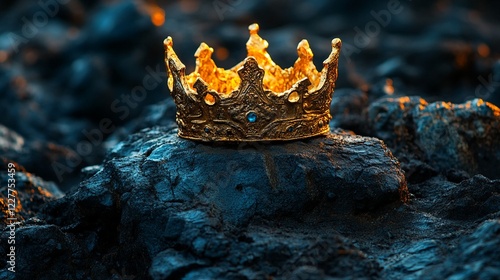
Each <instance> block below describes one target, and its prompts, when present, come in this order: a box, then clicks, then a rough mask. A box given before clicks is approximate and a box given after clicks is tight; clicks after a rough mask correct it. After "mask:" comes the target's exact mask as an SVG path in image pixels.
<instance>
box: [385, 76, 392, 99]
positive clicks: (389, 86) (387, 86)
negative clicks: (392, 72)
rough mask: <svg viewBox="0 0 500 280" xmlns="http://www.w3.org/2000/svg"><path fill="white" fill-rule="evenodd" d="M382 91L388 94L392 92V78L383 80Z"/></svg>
mask: <svg viewBox="0 0 500 280" xmlns="http://www.w3.org/2000/svg"><path fill="white" fill-rule="evenodd" d="M384 92H385V93H386V94H388V95H393V94H394V86H393V85H392V79H387V80H385V86H384Z"/></svg>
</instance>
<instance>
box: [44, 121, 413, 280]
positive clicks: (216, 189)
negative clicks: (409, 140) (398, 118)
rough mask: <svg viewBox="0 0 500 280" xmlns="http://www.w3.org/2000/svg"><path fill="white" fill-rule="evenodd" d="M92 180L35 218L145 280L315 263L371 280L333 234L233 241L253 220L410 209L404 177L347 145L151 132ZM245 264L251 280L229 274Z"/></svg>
mask: <svg viewBox="0 0 500 280" xmlns="http://www.w3.org/2000/svg"><path fill="white" fill-rule="evenodd" d="M93 169H94V170H95V171H97V172H96V173H95V175H93V176H92V177H90V178H88V179H86V180H85V181H83V182H82V183H81V185H80V187H79V188H78V189H77V190H75V191H74V192H72V193H71V194H69V195H67V196H66V197H65V198H63V199H61V200H58V201H56V202H54V203H51V204H49V205H47V207H46V208H45V211H44V213H43V215H42V216H41V217H42V218H43V219H44V220H45V221H46V222H47V223H50V224H55V225H58V226H60V227H63V228H66V229H71V230H72V231H77V230H83V229H85V230H90V231H97V232H100V233H101V236H100V237H99V238H100V239H102V240H108V243H106V244H108V245H109V246H117V247H116V248H118V249H117V250H118V254H117V256H115V257H114V259H113V260H114V261H115V262H117V263H120V264H121V265H123V266H124V267H127V269H126V272H127V273H130V274H134V275H142V276H144V277H145V274H143V273H147V271H144V269H142V270H141V267H142V268H149V273H150V275H151V276H152V277H153V278H154V279H167V278H168V279H170V278H169V277H173V276H172V275H175V277H178V278H181V277H185V279H194V278H196V277H195V276H196V275H198V276H199V275H201V274H203V273H207V275H214V278H219V277H220V276H222V275H228V273H229V274H231V273H233V274H234V275H233V276H234V277H230V278H229V279H234V278H237V277H243V276H245V275H247V276H248V277H250V276H252V275H253V276H256V275H257V276H258V275H260V276H266V275H287V274H290V275H292V272H293V271H295V270H296V269H297V268H298V265H297V263H300V266H307V265H311V261H313V260H314V261H313V262H312V265H313V266H315V267H318V269H320V271H321V273H324V275H327V276H328V275H330V276H335V275H337V276H338V275H348V274H346V273H347V272H345V271H344V270H348V271H349V272H348V273H353V275H367V274H368V275H370V274H373V275H377V273H378V270H379V269H378V264H377V263H376V262H374V261H371V260H367V259H365V254H364V253H363V252H362V251H360V250H358V249H357V248H355V247H354V246H352V245H350V243H349V242H348V241H345V240H343V239H341V238H340V237H339V236H338V235H337V234H335V233H329V235H328V236H327V237H325V239H319V240H318V239H316V238H313V239H310V237H306V236H302V235H296V234H295V233H279V234H278V233H275V232H266V233H265V234H264V235H262V234H260V233H261V232H263V231H265V228H263V229H259V230H254V229H248V232H247V233H246V234H245V236H246V237H241V236H239V235H240V234H241V233H238V232H239V231H240V230H235V229H237V228H240V229H242V230H243V229H245V228H246V227H248V226H249V224H251V223H253V221H255V220H256V219H257V218H258V219H263V220H265V221H268V222H272V223H275V222H278V221H280V220H281V219H283V218H292V219H294V218H298V219H312V220H314V219H321V218H322V217H323V216H325V215H326V216H331V215H348V214H355V213H361V212H366V211H370V210H374V209H378V208H380V207H381V206H384V205H387V204H389V203H392V202H398V201H400V200H405V199H406V198H407V189H406V181H405V178H404V175H403V172H402V171H401V170H400V169H399V165H398V162H397V160H396V159H395V158H394V157H392V155H391V153H390V152H389V151H388V150H387V148H386V147H385V146H384V144H383V143H382V142H381V141H380V140H378V139H375V138H367V137H361V136H353V135H350V134H339V135H328V136H325V137H316V138H312V139H308V140H302V141H291V142H283V143H273V144H270V143H266V144H248V143H240V144H230V143H226V144H224V145H223V144H220V143H200V142H194V141H189V140H185V139H181V138H179V137H178V136H177V135H176V130H175V129H168V128H161V127H154V128H149V129H144V130H142V131H141V132H139V133H137V134H134V135H132V136H130V137H129V138H127V139H126V141H124V142H121V143H119V144H118V145H117V146H116V147H115V148H114V149H113V150H112V151H111V152H110V153H109V154H108V156H107V159H106V160H105V161H104V163H103V165H102V168H98V167H95V168H93ZM306 215H308V216H306ZM118 228H119V230H118ZM290 235H291V236H290ZM331 238H334V240H331ZM280 240H282V241H280ZM321 240H323V241H321ZM332 242H334V243H332ZM111 244H114V245H111ZM125 245H126V246H125ZM304 246H306V248H309V249H307V250H306V251H304V250H305V247H304ZM346 248H350V249H346ZM299 252H302V253H299ZM304 252H307V253H304ZM129 256H135V257H134V259H130V258H128V257H129ZM297 258H299V259H297ZM299 260H300V262H299ZM354 263H357V265H354ZM208 264H209V265H208ZM250 264H251V266H252V268H251V269H250V270H249V271H246V272H244V271H241V272H238V271H239V269H237V270H235V271H233V270H230V269H229V268H230V267H234V266H238V267H239V266H241V269H243V267H247V266H248V265H250ZM360 264H361V265H360ZM205 270H209V271H205ZM297 273H298V274H300V273H299V272H297ZM297 273H296V274H297ZM301 273H302V272H301ZM304 273H305V272H304ZM250 278H253V277H250ZM257 278H258V277H257Z"/></svg>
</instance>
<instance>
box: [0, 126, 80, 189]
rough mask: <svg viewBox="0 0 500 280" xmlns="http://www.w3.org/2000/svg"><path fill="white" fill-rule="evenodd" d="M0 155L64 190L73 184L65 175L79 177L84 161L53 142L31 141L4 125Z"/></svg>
mask: <svg viewBox="0 0 500 280" xmlns="http://www.w3.org/2000/svg"><path fill="white" fill-rule="evenodd" d="M0 153H1V154H2V157H3V158H4V159H6V160H7V159H8V160H12V161H14V162H17V163H19V164H20V165H21V166H23V167H24V168H25V169H26V170H28V171H29V172H31V173H35V174H37V175H43V177H44V179H47V180H53V181H56V182H58V183H62V184H64V185H65V186H67V185H68V184H71V183H72V182H73V181H72V180H71V177H68V176H64V174H65V173H66V175H67V174H68V173H69V174H70V175H71V174H73V173H76V172H77V168H78V167H79V166H82V165H83V163H84V159H83V158H82V157H81V156H80V155H79V154H77V153H76V152H75V151H74V150H72V149H70V148H68V147H65V146H60V145H57V144H55V143H52V142H42V141H36V140H33V141H30V140H27V139H25V138H24V137H22V136H21V135H19V134H18V133H16V132H15V131H12V130H10V129H8V128H6V127H5V126H2V125H0ZM65 179H67V180H65Z"/></svg>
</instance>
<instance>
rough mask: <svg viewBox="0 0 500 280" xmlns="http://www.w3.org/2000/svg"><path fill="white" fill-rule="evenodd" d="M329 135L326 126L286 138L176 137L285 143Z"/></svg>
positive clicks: (180, 135)
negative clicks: (316, 130) (312, 131)
mask: <svg viewBox="0 0 500 280" xmlns="http://www.w3.org/2000/svg"><path fill="white" fill-rule="evenodd" d="M329 133H330V126H329V125H326V126H325V127H324V128H323V129H322V130H321V131H318V132H315V133H308V134H303V135H295V136H292V137H286V138H278V137H262V138H257V137H255V138H240V137H228V136H211V137H204V136H193V135H189V134H184V133H182V131H180V130H179V131H178V132H177V135H178V136H179V137H181V138H183V139H188V140H194V141H199V142H205V143H206V142H287V141H295V140H304V139H308V138H313V137H318V136H323V135H327V134H329Z"/></svg>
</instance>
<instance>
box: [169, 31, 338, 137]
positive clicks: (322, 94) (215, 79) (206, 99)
mask: <svg viewBox="0 0 500 280" xmlns="http://www.w3.org/2000/svg"><path fill="white" fill-rule="evenodd" d="M248 29H249V31H250V38H249V40H248V42H247V44H246V45H247V52H248V55H247V57H246V58H245V60H244V61H242V62H240V63H238V64H237V65H236V66H234V67H233V68H231V69H228V70H225V69H222V68H218V67H217V66H216V65H215V62H214V61H213V60H212V58H211V56H212V53H213V49H212V48H210V47H209V46H207V45H206V44H205V43H201V45H200V47H199V48H198V50H197V51H196V53H195V58H196V68H195V71H194V72H193V73H191V74H189V75H186V74H185V66H184V64H182V62H181V61H180V60H179V58H178V57H177V55H176V54H175V52H174V50H173V41H172V38H171V37H168V38H167V39H165V41H164V46H165V64H166V66H167V72H168V87H169V89H170V92H171V95H172V97H173V99H174V102H175V104H176V107H177V114H176V121H177V124H178V126H179V136H180V137H183V138H188V139H193V140H203V141H272V140H293V139H301V138H307V137H311V136H315V135H320V134H325V133H328V132H329V131H330V128H329V125H328V123H329V121H330V119H331V115H330V103H331V101H332V94H333V90H334V88H335V81H336V80H337V75H338V72H337V71H338V70H337V69H338V59H339V54H340V47H341V41H340V39H338V38H336V39H333V40H332V51H331V53H330V55H329V56H328V58H327V59H326V60H325V61H324V62H323V70H322V71H321V72H318V71H317V70H316V67H315V66H314V64H313V62H312V57H313V53H312V51H311V49H310V48H309V43H308V42H307V41H306V40H302V41H301V42H300V43H299V45H298V46H297V53H298V59H297V61H296V62H295V64H294V65H293V66H292V67H290V68H286V69H282V68H281V67H280V66H279V65H276V64H275V63H274V62H273V60H272V59H271V57H270V56H269V54H268V53H267V47H268V43H267V41H266V40H264V39H262V38H261V37H260V36H259V35H258V34H257V32H258V31H259V26H258V25H257V24H252V25H250V26H249V28H248Z"/></svg>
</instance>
